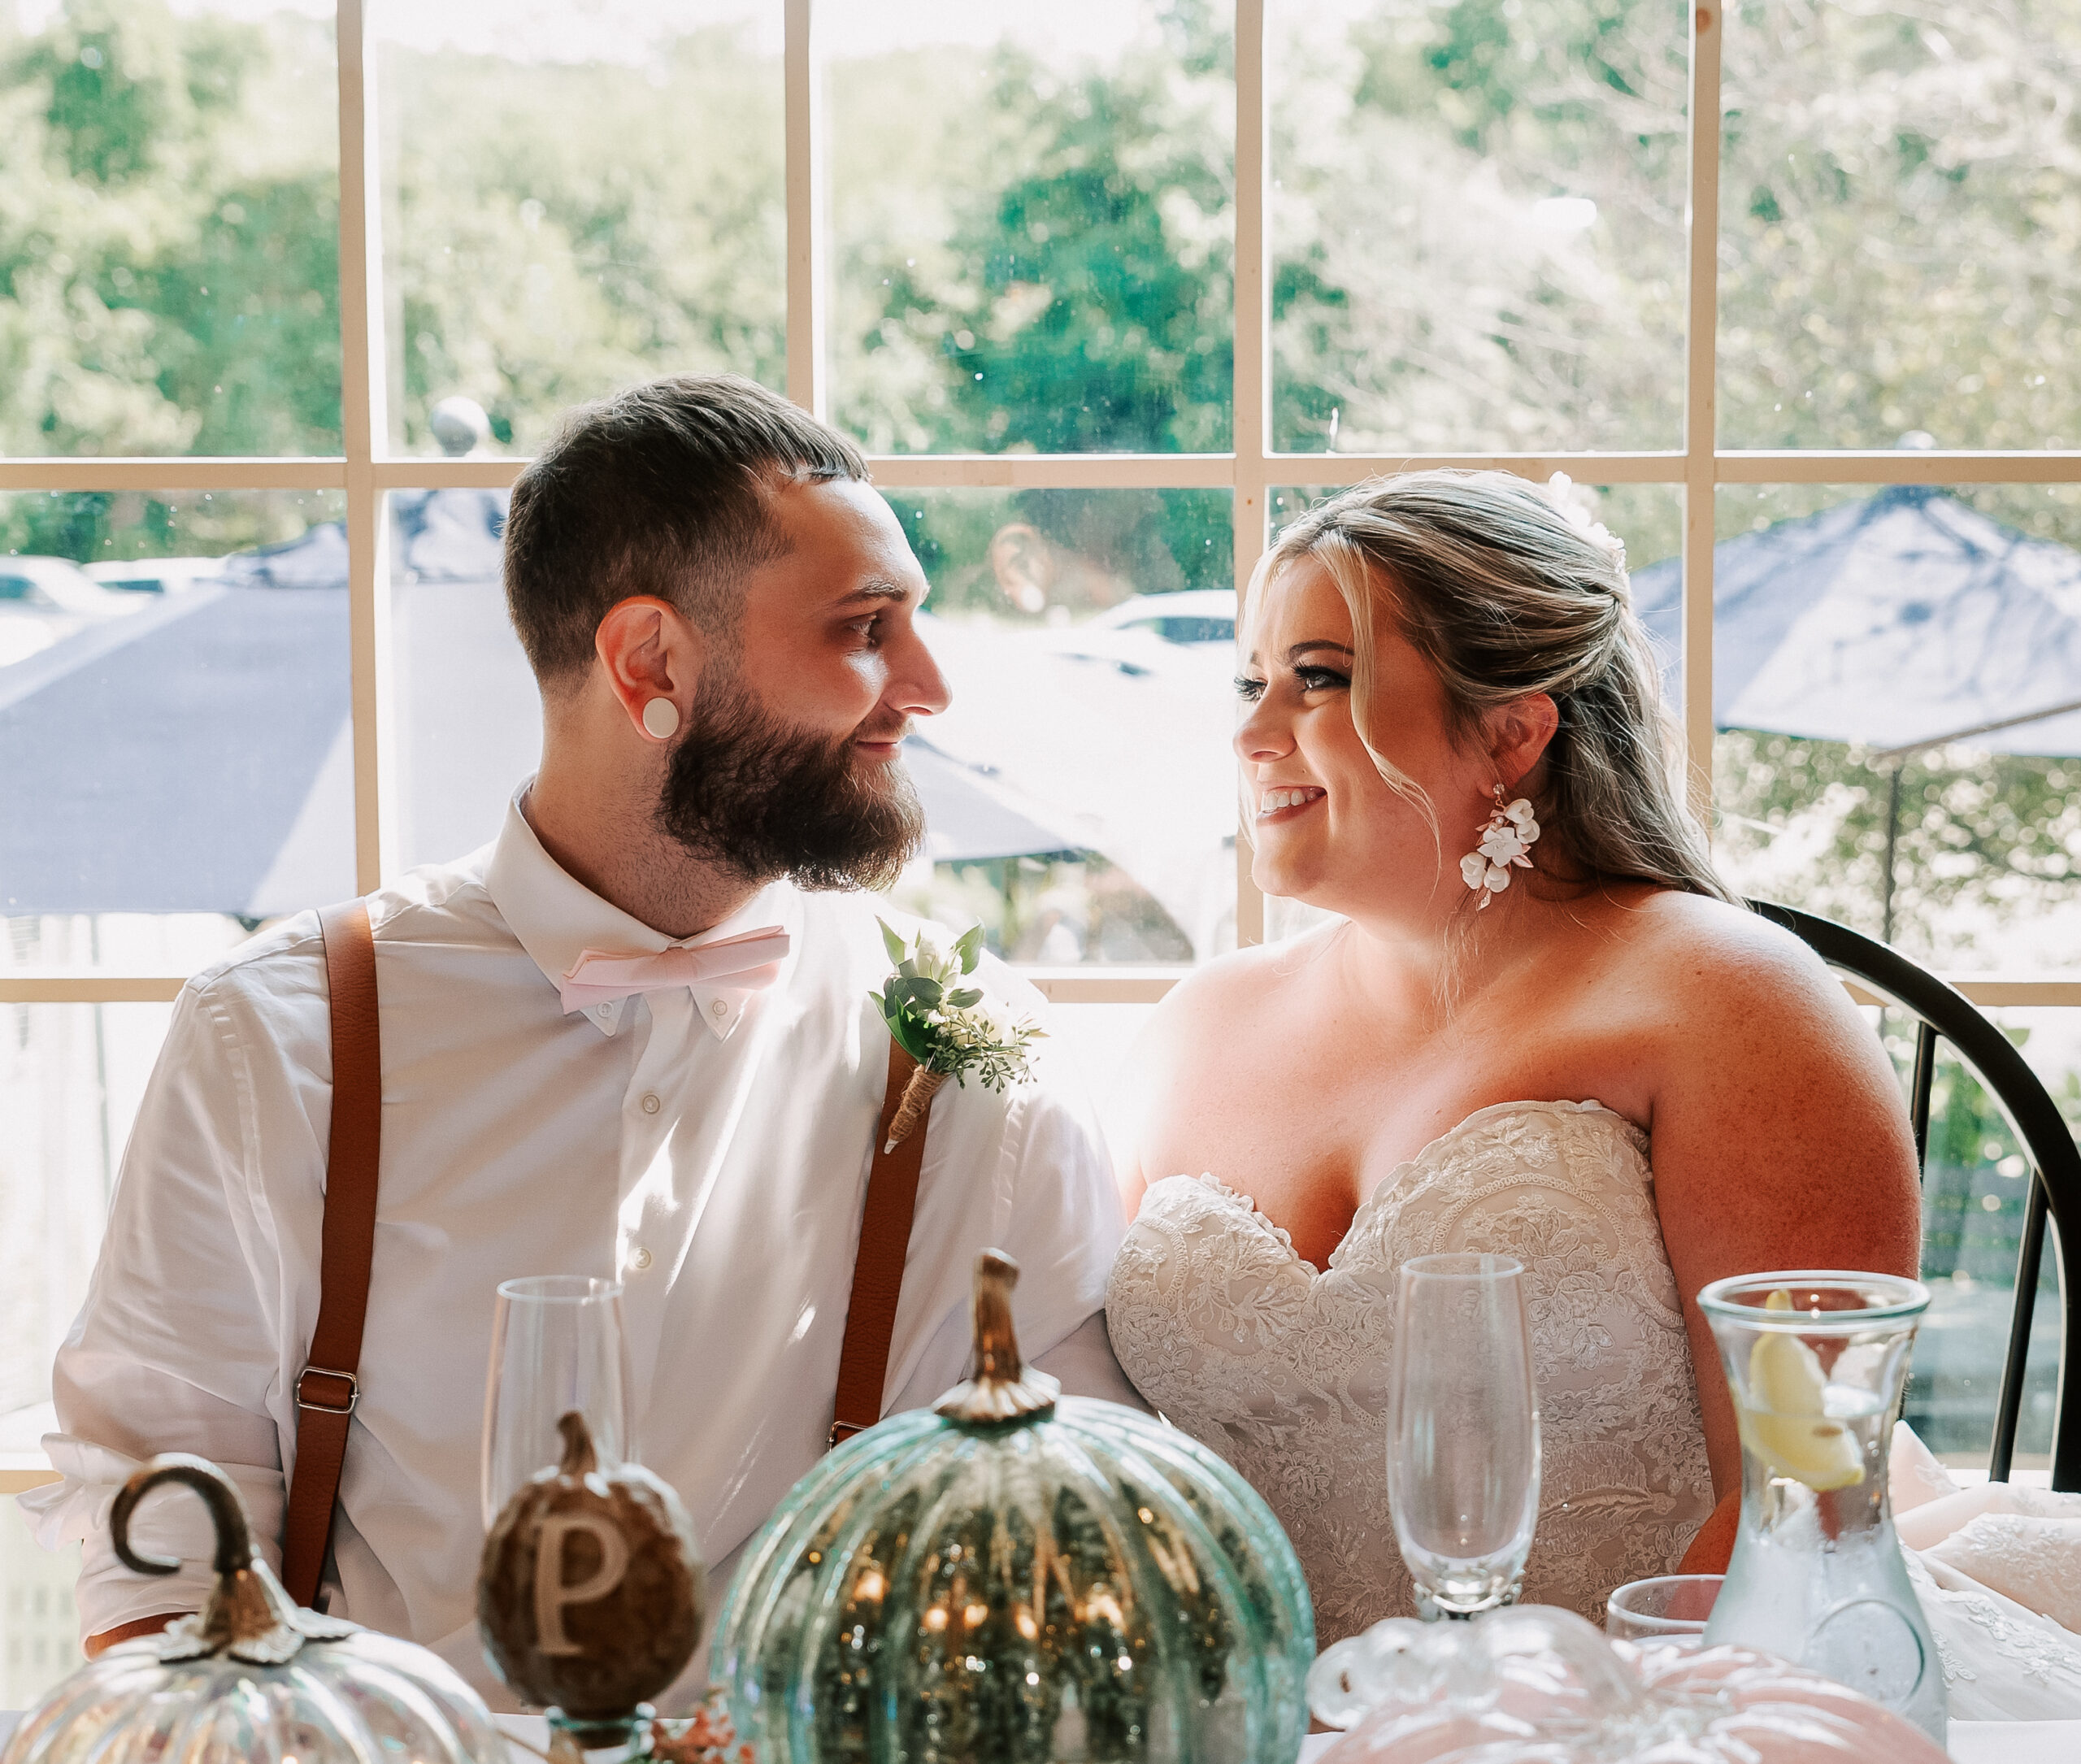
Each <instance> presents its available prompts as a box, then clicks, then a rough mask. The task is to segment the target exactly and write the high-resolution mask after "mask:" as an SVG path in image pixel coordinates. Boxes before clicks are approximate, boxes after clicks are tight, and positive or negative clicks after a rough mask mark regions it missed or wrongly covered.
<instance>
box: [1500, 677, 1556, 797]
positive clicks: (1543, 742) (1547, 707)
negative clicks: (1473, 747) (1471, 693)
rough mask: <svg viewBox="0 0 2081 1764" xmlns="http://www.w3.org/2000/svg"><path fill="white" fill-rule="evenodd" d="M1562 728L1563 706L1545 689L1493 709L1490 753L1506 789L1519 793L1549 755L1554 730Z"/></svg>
mask: <svg viewBox="0 0 2081 1764" xmlns="http://www.w3.org/2000/svg"><path fill="white" fill-rule="evenodd" d="M1560 727H1561V710H1560V707H1559V706H1557V705H1556V704H1555V703H1554V702H1553V698H1552V697H1550V696H1549V694H1547V693H1543V692H1531V693H1526V694H1525V695H1524V697H1522V698H1516V699H1513V700H1512V701H1511V702H1510V703H1509V704H1506V705H1503V706H1499V707H1498V708H1497V709H1496V710H1492V711H1491V712H1489V714H1488V752H1489V756H1490V758H1492V759H1493V760H1494V761H1495V763H1496V776H1497V777H1498V778H1499V779H1501V780H1502V783H1503V786H1504V788H1505V789H1507V790H1510V791H1513V792H1515V791H1516V790H1517V789H1518V785H1519V784H1520V782H1521V780H1523V779H1524V778H1525V776H1527V774H1528V773H1530V772H1531V770H1532V768H1533V767H1535V766H1536V765H1538V763H1540V760H1542V759H1544V758H1545V757H1546V749H1547V746H1548V745H1549V743H1550V742H1551V741H1553V732H1554V731H1555V730H1556V729H1557V728H1560Z"/></svg>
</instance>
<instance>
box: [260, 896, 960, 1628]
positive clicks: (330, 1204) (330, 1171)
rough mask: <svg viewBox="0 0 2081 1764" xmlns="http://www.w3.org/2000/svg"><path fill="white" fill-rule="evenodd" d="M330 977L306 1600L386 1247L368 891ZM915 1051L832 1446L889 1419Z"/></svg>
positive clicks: (329, 933) (299, 1474)
mask: <svg viewBox="0 0 2081 1764" xmlns="http://www.w3.org/2000/svg"><path fill="white" fill-rule="evenodd" d="M318 923H319V930H320V931H321V932H323V933H324V939H325V979H326V984H327V986H328V988H329V990H330V992H331V995H332V1136H331V1142H330V1144H329V1145H328V1149H327V1153H326V1163H325V1212H324V1236H323V1238H322V1240H321V1243H320V1248H319V1294H318V1323H317V1327H315V1329H313V1330H312V1332H311V1355H310V1358H309V1361H308V1362H307V1363H306V1365H305V1366H304V1369H303V1371H302V1372H301V1373H300V1374H298V1378H297V1381H296V1406H297V1418H296V1468H295V1470H294V1471H293V1472H292V1473H291V1475H290V1478H289V1512H288V1516H287V1517H286V1518H285V1520H284V1521H283V1525H282V1581H283V1584H284V1585H285V1586H286V1587H287V1588H289V1596H290V1597H293V1599H295V1601H297V1603H298V1604H299V1605H308V1604H310V1603H311V1601H312V1600H314V1599H315V1598H316V1597H317V1596H318V1579H319V1575H320V1574H321V1573H322V1572H323V1571H324V1566H325V1552H326V1549H327V1547H328V1545H329V1544H330V1542H331V1540H332V1514H333V1511H334V1508H335V1505H336V1503H337V1500H338V1498H339V1492H340V1469H341V1464H342V1463H343V1462H345V1457H346V1450H347V1430H348V1428H349V1427H350V1425H351V1424H352V1422H353V1419H354V1407H355V1405H356V1404H357V1403H358V1401H360V1398H361V1385H360V1382H359V1380H358V1378H357V1376H356V1374H357V1371H358V1369H359V1367H360V1365H361V1338H362V1325H363V1322H364V1321H365V1320H366V1319H367V1314H368V1276H369V1267H370V1263H371V1258H372V1256H373V1253H374V1250H375V1247H376V1171H377V1165H378V1154H379V1152H380V1148H381V1145H382V1138H383V1058H382V1044H381V1041H380V1036H379V1033H378V1031H377V1027H376V940H375V936H374V933H373V932H371V929H370V927H369V922H368V908H367V905H366V904H365V903H364V902H361V901H349V902H346V903H345V904H344V905H342V906H326V907H321V908H320V909H319V914H318ZM914 1064H915V1062H914V1061H913V1060H912V1059H911V1058H910V1055H909V1054H906V1053H905V1052H904V1051H903V1049H901V1048H900V1047H898V1046H897V1045H896V1044H895V1042H894V1041H891V1042H890V1043H889V1047H888V1094H887V1095H886V1096H885V1097H884V1098H883V1099H882V1106H881V1119H880V1121H879V1122H878V1123H876V1126H875V1156H874V1164H873V1167H872V1168H871V1170H870V1171H868V1175H867V1205H866V1207H865V1209H864V1210H863V1211H862V1217H861V1220H860V1247H859V1251H858V1255H857V1257H856V1258H855V1260H854V1267H853V1295H852V1299H851V1302H850V1303H849V1305H848V1306H847V1308H846V1312H845V1345H844V1347H843V1349H841V1352H840V1354H839V1358H838V1395H837V1401H836V1404H835V1406H834V1411H833V1413H834V1419H833V1420H832V1427H831V1443H832V1445H837V1444H838V1443H839V1441H841V1440H846V1439H850V1438H851V1437H852V1436H853V1435H854V1434H855V1433H859V1432H864V1431H865V1430H866V1429H867V1428H868V1427H872V1426H873V1425H874V1424H875V1422H877V1421H879V1420H880V1419H881V1395H882V1386H883V1384H884V1382H885V1381H886V1380H887V1379H888V1349H889V1343H890V1341H891V1340H892V1339H893V1336H894V1335H895V1332H896V1306H897V1300H898V1299H899V1298H900V1297H901V1295H902V1290H903V1263H904V1258H905V1257H906V1254H907V1253H908V1252H909V1249H910V1222H911V1218H912V1215H913V1214H914V1213H915V1210H916V1206H917V1200H918V1172H919V1169H920V1168H921V1167H922V1166H923V1162H924V1155H925V1129H924V1127H919V1129H918V1130H917V1131H916V1132H913V1133H911V1134H910V1136H908V1137H907V1138H906V1139H905V1140H904V1141H903V1143H902V1144H901V1145H898V1146H897V1148H896V1149H895V1150H894V1151H893V1152H885V1151H884V1150H883V1149H882V1147H883V1146H884V1145H885V1144H886V1143H887V1141H888V1124H889V1123H890V1122H891V1121H892V1120H893V1119H895V1115H896V1108H897V1103H898V1102H899V1101H901V1100H902V1096H903V1088H904V1086H905V1085H906V1084H908V1083H909V1082H910V1072H911V1068H912V1067H913V1065H914Z"/></svg>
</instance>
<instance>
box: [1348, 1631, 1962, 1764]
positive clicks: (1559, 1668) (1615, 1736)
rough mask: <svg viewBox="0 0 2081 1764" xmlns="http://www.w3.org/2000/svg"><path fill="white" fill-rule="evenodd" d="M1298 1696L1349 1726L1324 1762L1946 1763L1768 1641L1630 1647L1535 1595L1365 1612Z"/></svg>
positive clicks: (1888, 1718) (1918, 1738)
mask: <svg viewBox="0 0 2081 1764" xmlns="http://www.w3.org/2000/svg"><path fill="white" fill-rule="evenodd" d="M1308 1696H1309V1701H1310V1704H1311V1705H1312V1706H1313V1707H1314V1712H1315V1714H1316V1715H1317V1716H1318V1717H1319V1718H1320V1719H1322V1720H1323V1721H1324V1722H1327V1723H1328V1724H1329V1725H1330V1726H1332V1727H1345V1728H1348V1729H1349V1730H1350V1731H1348V1732H1347V1733H1346V1734H1345V1736H1344V1738H1342V1739H1341V1740H1338V1741H1337V1742H1336V1744H1334V1745H1333V1746H1332V1747H1331V1748H1330V1749H1328V1750H1327V1752H1325V1753H1323V1757H1322V1758H1321V1760H1320V1764H1475V1761H1476V1760H1479V1764H1627V1761H1628V1760H1634V1759H1637V1760H1640V1761H1642V1764H1647V1761H1649V1760H1653V1761H1655V1764H1660V1761H1662V1760H1666V1759H1681V1760H1682V1761H1683V1764H1944V1753H1942V1752H1940V1751H1939V1750H1938V1749H1937V1748H1936V1747H1935V1745H1934V1744H1931V1741H1930V1740H1928V1739H1927V1738H1926V1737H1925V1736H1923V1735H1922V1733H1921V1732H1920V1731H1918V1730H1917V1729H1915V1728H1914V1727H1910V1726H1909V1724H1908V1723H1906V1722H1905V1721H1903V1720H1901V1718H1899V1717H1898V1716H1897V1715H1893V1714H1888V1712H1887V1711H1886V1710H1883V1709H1881V1708H1880V1707H1879V1705H1877V1704H1876V1703H1874V1702H1872V1701H1869V1700H1868V1699H1866V1698H1865V1697H1860V1696H1858V1695H1857V1692H1854V1691H1852V1690H1849V1689H1847V1688H1844V1686H1842V1685H1840V1684H1836V1683H1835V1682H1834V1681H1833V1680H1831V1679H1824V1678H1823V1677H1821V1676H1820V1675H1818V1674H1816V1673H1813V1672H1809V1671H1804V1670H1802V1669H1801V1668H1800V1667H1798V1666H1788V1665H1787V1664H1786V1663H1785V1662H1783V1661H1782V1660H1779V1659H1777V1658H1775V1657H1773V1656H1771V1655H1770V1654H1766V1653H1756V1652H1754V1651H1753V1649H1747V1648H1731V1647H1722V1648H1701V1647H1696V1646H1691V1645H1675V1646H1671V1645H1666V1644H1657V1645H1651V1646H1648V1647H1641V1648H1636V1647H1634V1646H1632V1645H1631V1644H1630V1643H1627V1642H1623V1641H1618V1642H1614V1641H1607V1640H1605V1638H1604V1636H1602V1635H1601V1633H1600V1632H1599V1631H1597V1630H1596V1629H1595V1628H1593V1627H1591V1625H1589V1624H1588V1623H1585V1622H1584V1621H1583V1619H1582V1618H1579V1617H1578V1616H1576V1615H1575V1614H1574V1613H1573V1612H1572V1611H1563V1610H1555V1609H1553V1608H1552V1607H1550V1606H1547V1605H1521V1606H1518V1607H1516V1608H1514V1609H1506V1610H1498V1611H1493V1612H1491V1613H1489V1614H1488V1615H1486V1616H1484V1617H1482V1618H1477V1619H1476V1620H1475V1621H1474V1622H1472V1623H1415V1622H1413V1621H1411V1620H1410V1618H1391V1619H1390V1620H1389V1621H1388V1622H1386V1623H1375V1625H1374V1626H1373V1627H1371V1629H1369V1630H1367V1631H1366V1633H1365V1634H1364V1635H1362V1636H1353V1637H1352V1638H1351V1639H1350V1640H1349V1641H1341V1642H1339V1643H1338V1644H1337V1645H1336V1646H1335V1647H1333V1648H1330V1649H1327V1650H1325V1652H1324V1653H1323V1655H1322V1657H1321V1658H1319V1660H1317V1661H1316V1662H1315V1665H1314V1669H1313V1670H1312V1671H1310V1673H1309V1675H1308Z"/></svg>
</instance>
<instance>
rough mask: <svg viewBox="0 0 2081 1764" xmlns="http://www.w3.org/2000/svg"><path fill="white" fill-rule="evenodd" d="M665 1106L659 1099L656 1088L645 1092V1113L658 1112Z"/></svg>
mask: <svg viewBox="0 0 2081 1764" xmlns="http://www.w3.org/2000/svg"><path fill="white" fill-rule="evenodd" d="M663 1107H664V1104H663V1103H662V1102H660V1101H658V1093H657V1092H656V1091H654V1090H646V1091H645V1092H644V1093H643V1112H644V1113H645V1114H656V1113H657V1112H658V1110H660V1109H662V1108H663Z"/></svg>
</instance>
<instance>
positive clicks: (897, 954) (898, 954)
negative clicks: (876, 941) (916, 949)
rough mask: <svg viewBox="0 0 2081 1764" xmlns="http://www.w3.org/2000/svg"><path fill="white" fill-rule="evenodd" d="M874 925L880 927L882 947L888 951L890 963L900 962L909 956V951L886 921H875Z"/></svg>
mask: <svg viewBox="0 0 2081 1764" xmlns="http://www.w3.org/2000/svg"><path fill="white" fill-rule="evenodd" d="M875 923H876V924H877V925H879V926H880V927H881V943H882V947H883V948H884V949H886V950H888V958H889V960H890V961H892V962H901V961H902V960H903V959H904V958H906V956H907V955H908V954H910V950H909V949H908V948H907V947H906V945H905V944H904V941H903V940H902V939H901V937H899V936H897V934H896V932H894V931H893V930H892V929H891V928H890V926H889V923H888V920H887V919H875Z"/></svg>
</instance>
